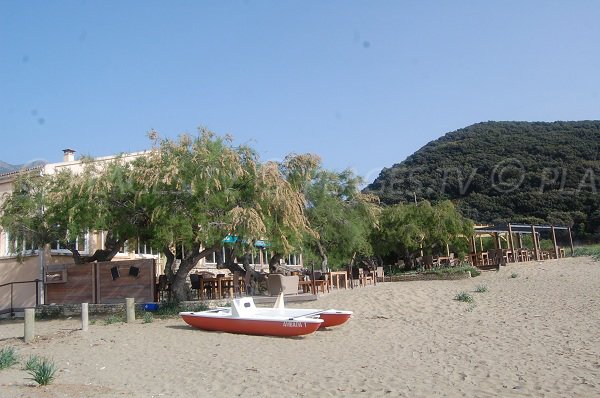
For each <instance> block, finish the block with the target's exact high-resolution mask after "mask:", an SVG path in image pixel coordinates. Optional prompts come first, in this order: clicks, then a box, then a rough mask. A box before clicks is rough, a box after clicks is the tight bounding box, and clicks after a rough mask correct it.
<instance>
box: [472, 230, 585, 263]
mask: <svg viewBox="0 0 600 398" xmlns="http://www.w3.org/2000/svg"><path fill="white" fill-rule="evenodd" d="M541 234H544V235H546V236H548V237H549V238H550V239H551V240H552V250H543V249H542V247H541V245H540V241H541ZM523 235H529V236H531V246H532V247H531V248H528V247H525V245H524V244H523ZM557 235H558V237H559V238H562V240H563V241H564V240H566V239H568V245H569V247H570V249H571V254H573V236H572V234H571V228H569V227H564V226H555V225H533V224H510V223H508V224H498V225H491V226H476V227H475V230H474V235H473V236H472V237H471V239H470V242H469V243H470V249H471V252H470V253H469V261H470V262H471V263H472V264H473V265H475V266H485V265H498V264H506V263H507V262H517V261H518V262H521V261H531V260H537V261H541V260H546V259H550V258H556V259H557V258H561V257H564V256H565V249H564V248H563V247H562V246H560V245H559V244H558V239H557ZM484 238H492V241H493V243H494V249H488V250H486V249H484V243H483V239H484Z"/></svg>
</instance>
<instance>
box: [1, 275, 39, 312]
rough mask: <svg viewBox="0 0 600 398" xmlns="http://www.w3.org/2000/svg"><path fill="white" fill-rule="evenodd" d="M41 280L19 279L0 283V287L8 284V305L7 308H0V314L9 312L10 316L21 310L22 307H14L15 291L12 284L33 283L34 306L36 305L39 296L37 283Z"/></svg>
mask: <svg viewBox="0 0 600 398" xmlns="http://www.w3.org/2000/svg"><path fill="white" fill-rule="evenodd" d="M40 282H41V280H39V279H35V280H33V281H21V282H9V283H4V284H2V285H0V289H1V288H3V287H6V286H10V307H8V308H0V315H3V314H8V313H10V314H11V316H13V315H14V314H15V312H17V311H22V310H23V309H24V307H15V306H14V300H13V298H14V293H15V289H14V285H21V284H26V283H35V306H36V307H37V306H38V305H39V304H40V297H39V291H40V290H39V284H40Z"/></svg>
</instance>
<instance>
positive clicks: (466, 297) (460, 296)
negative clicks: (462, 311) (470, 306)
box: [454, 291, 474, 303]
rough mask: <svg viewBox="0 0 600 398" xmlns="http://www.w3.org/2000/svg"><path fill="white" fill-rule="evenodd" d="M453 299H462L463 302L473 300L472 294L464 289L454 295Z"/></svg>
mask: <svg viewBox="0 0 600 398" xmlns="http://www.w3.org/2000/svg"><path fill="white" fill-rule="evenodd" d="M454 300H456V301H462V302H463V303H472V302H473V301H474V299H473V296H471V295H470V294H469V293H467V292H464V291H463V292H460V293H458V294H457V295H456V296H454Z"/></svg>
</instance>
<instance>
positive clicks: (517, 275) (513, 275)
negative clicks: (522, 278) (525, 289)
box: [510, 272, 519, 278]
mask: <svg viewBox="0 0 600 398" xmlns="http://www.w3.org/2000/svg"><path fill="white" fill-rule="evenodd" d="M510 277H511V278H518V277H519V274H517V273H516V272H513V273H512V274H510Z"/></svg>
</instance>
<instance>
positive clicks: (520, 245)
mask: <svg viewBox="0 0 600 398" xmlns="http://www.w3.org/2000/svg"><path fill="white" fill-rule="evenodd" d="M517 244H518V245H519V249H520V248H522V247H523V234H522V233H518V234H517Z"/></svg>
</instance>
